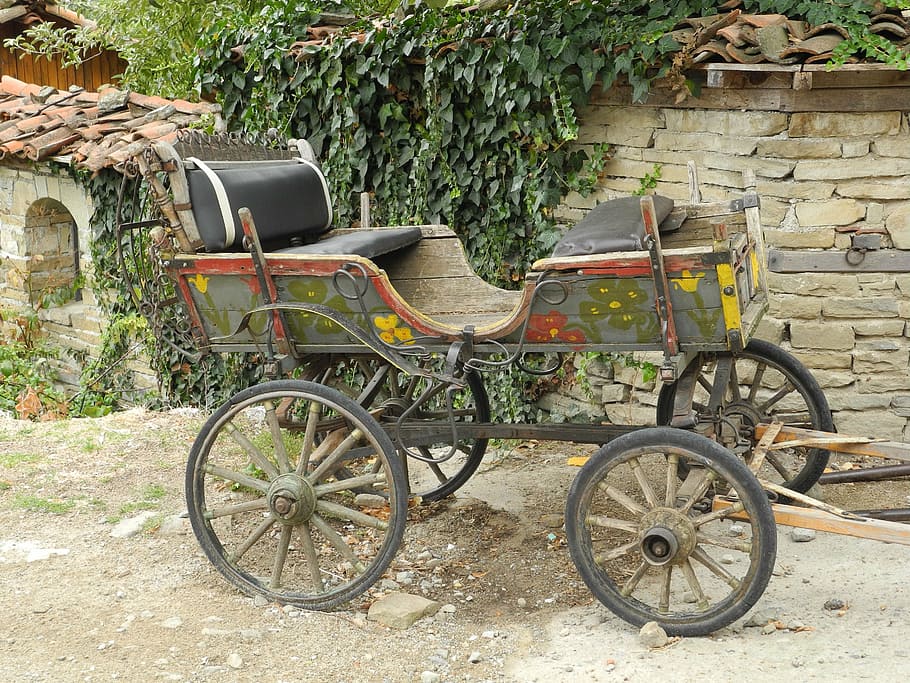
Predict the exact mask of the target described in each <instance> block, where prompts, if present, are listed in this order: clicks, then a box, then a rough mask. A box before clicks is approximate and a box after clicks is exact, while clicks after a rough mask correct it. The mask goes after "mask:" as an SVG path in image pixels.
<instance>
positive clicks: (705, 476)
mask: <svg viewBox="0 0 910 683" xmlns="http://www.w3.org/2000/svg"><path fill="white" fill-rule="evenodd" d="M689 476H690V477H691V476H701V477H702V479H701V481H699V482H698V483H697V484H696V486H695V488H694V489H693V490H692V493H691V495H690V496H689V498H688V499H687V500H686V501H685V503H683V506H682V507H681V508H680V510H679V511H680V512H682V513H683V514H688V513H689V510H691V509H692V506H693V505H695V504H696V503H697V502H698V501H700V500H701V499H702V498H703V497H704V495H705V494H706V493H707V492H708V489H709V488H711V485H712V484H713V483H714V482H715V481H716V480H717V474H716V473H715V472H713V471H712V470H701V471H700V472H698V473H696V471H695V470H690V471H689Z"/></svg>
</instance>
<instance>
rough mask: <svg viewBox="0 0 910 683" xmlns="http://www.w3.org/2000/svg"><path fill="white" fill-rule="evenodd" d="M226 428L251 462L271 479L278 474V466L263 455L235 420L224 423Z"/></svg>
mask: <svg viewBox="0 0 910 683" xmlns="http://www.w3.org/2000/svg"><path fill="white" fill-rule="evenodd" d="M224 430H225V431H226V432H227V433H228V434H230V435H231V438H232V439H234V441H235V442H236V443H237V445H238V446H240V447H241V448H242V449H243V451H244V453H246V454H247V456H249V458H250V462H252V463H253V464H254V465H255V466H256V467H258V468H259V469H260V470H262V471H263V472H264V473H265V475H266V476H267V477H268V478H269V479H274V478H275V477H277V476H278V474H279V473H278V468H277V467H275V465H274V464H272V462H271V461H270V460H269V459H268V458H267V457H265V455H263V453H262V451H260V450H259V449H258V448H257V447H256V445H255V444H254V443H253V442H252V441H250V440H249V438H248V437H247V435H246V434H244V433H243V432H242V431H240V429H238V428H237V426H236V425H234V423H233V422H228V423H227V424H226V425H224Z"/></svg>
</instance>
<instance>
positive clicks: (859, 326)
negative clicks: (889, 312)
mask: <svg viewBox="0 0 910 683" xmlns="http://www.w3.org/2000/svg"><path fill="white" fill-rule="evenodd" d="M906 327H907V324H906V322H905V321H903V320H893V319H886V320H857V321H855V322H854V323H853V331H854V332H855V333H856V336H857V337H900V336H903V334H904V330H905V329H906Z"/></svg>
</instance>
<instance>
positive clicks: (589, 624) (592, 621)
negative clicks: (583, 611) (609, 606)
mask: <svg viewBox="0 0 910 683" xmlns="http://www.w3.org/2000/svg"><path fill="white" fill-rule="evenodd" d="M604 621H606V618H605V617H604V615H603V614H601V613H600V612H596V613H594V614H589V615H588V616H586V617H585V618H584V619H582V620H581V625H582V626H584V627H585V628H596V627H597V626H600V625H601V624H602V623H604Z"/></svg>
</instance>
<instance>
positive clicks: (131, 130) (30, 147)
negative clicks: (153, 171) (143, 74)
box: [0, 76, 220, 172]
mask: <svg viewBox="0 0 910 683" xmlns="http://www.w3.org/2000/svg"><path fill="white" fill-rule="evenodd" d="M102 93H104V94H106V95H110V94H112V93H111V91H108V90H103V91H102ZM113 94H114V95H118V93H117V92H116V91H113ZM119 96H123V97H122V99H123V105H122V106H120V107H118V108H117V109H115V110H113V111H107V112H104V113H102V112H101V111H100V110H99V107H98V93H92V92H86V91H78V90H75V91H73V92H60V91H51V92H49V91H48V89H47V88H43V87H41V86H38V85H34V84H30V83H23V82H22V81H19V80H16V79H15V78H12V77H10V76H3V77H2V78H0V159H6V160H9V159H14V158H19V159H23V160H24V159H29V160H31V161H44V160H47V159H50V158H52V157H55V156H60V157H62V156H69V157H70V160H71V163H73V164H74V165H75V166H76V167H78V168H84V169H87V170H89V171H93V172H97V171H99V170H101V169H103V168H107V167H116V166H117V165H118V164H121V163H123V162H124V161H126V159H127V158H128V157H130V156H133V155H134V154H136V153H138V152H140V151H141V150H142V149H143V148H144V147H145V146H147V145H148V144H149V143H150V142H151V141H155V140H162V139H163V140H172V139H173V138H174V137H176V135H177V133H178V132H179V131H180V130H182V129H185V128H187V127H189V126H191V125H192V124H194V123H196V122H198V121H199V119H200V118H201V117H202V116H205V115H208V116H213V117H214V118H215V120H216V123H218V122H220V116H219V114H220V107H219V106H218V105H215V104H209V103H207V102H201V103H193V102H187V101H186V100H175V101H171V100H167V99H165V98H162V97H154V96H149V95H140V94H138V93H119ZM111 99H112V98H108V97H106V98H105V102H109V101H110V100H111ZM113 99H116V98H113ZM105 106H109V105H108V104H106V105H105Z"/></svg>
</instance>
